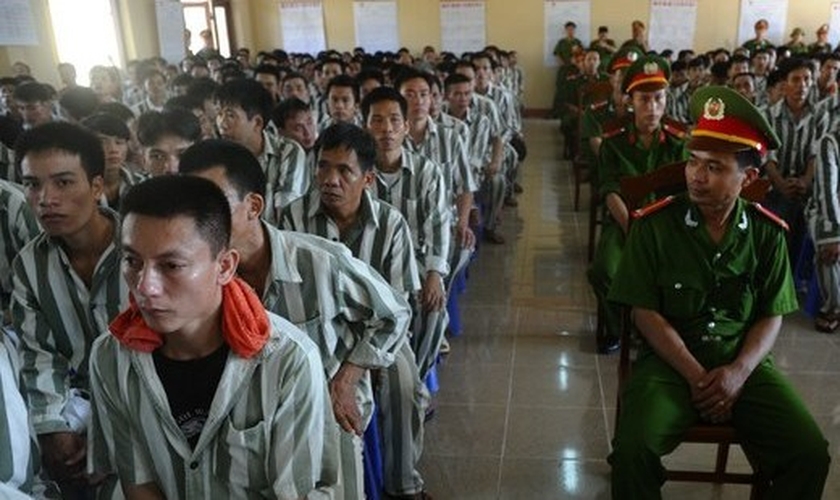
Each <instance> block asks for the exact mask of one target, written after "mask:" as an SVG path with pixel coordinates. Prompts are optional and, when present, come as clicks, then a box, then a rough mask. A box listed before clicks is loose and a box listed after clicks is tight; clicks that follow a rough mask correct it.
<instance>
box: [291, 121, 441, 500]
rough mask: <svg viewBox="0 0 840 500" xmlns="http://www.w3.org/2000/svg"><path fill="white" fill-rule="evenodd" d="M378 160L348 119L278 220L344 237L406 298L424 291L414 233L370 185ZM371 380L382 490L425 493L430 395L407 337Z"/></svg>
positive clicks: (332, 131) (325, 140) (324, 145)
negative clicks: (421, 468) (313, 180)
mask: <svg viewBox="0 0 840 500" xmlns="http://www.w3.org/2000/svg"><path fill="white" fill-rule="evenodd" d="M375 163H376V143H375V142H374V140H373V138H372V137H371V136H370V134H368V133H366V132H364V131H363V130H361V129H360V128H358V127H355V126H353V125H349V124H339V125H335V126H333V127H330V128H328V129H327V130H326V131H324V134H323V136H322V137H321V146H320V151H319V162H318V174H317V184H316V185H317V186H318V188H317V189H313V190H310V192H309V193H307V194H306V195H305V196H304V197H303V198H300V199H298V200H296V201H295V202H294V203H292V204H291V205H290V206H289V207H288V208H287V209H286V211H285V212H284V214H283V220H282V222H281V224H282V226H281V227H283V228H284V229H291V230H296V231H301V232H308V233H312V234H317V235H318V236H322V237H324V238H327V239H330V240H332V241H340V242H341V243H343V244H345V245H346V246H347V247H348V248H349V249H350V250H351V251H352V252H353V256H354V257H356V258H359V259H361V260H362V261H364V262H366V263H368V264H369V265H371V266H372V267H373V268H374V269H376V270H377V271H378V272H379V273H380V274H381V275H382V276H383V277H384V278H385V279H386V280H387V281H388V282H389V283H390V284H391V286H392V287H393V288H394V289H396V290H397V291H398V292H401V293H402V294H403V295H404V296H405V297H408V296H409V295H411V294H414V293H416V292H417V291H419V290H420V274H419V271H418V269H417V263H416V260H415V257H414V250H413V245H412V240H411V232H410V229H409V227H408V223H407V222H406V221H405V219H404V218H403V216H402V215H401V214H400V212H399V210H397V209H396V208H394V207H393V206H391V205H389V204H387V203H383V202H381V201H379V200H376V199H373V198H372V197H371V195H370V193H369V192H368V191H367V190H366V188H367V186H369V185H370V184H372V183H373V175H374V174H373V168H374V164H375ZM374 387H375V389H376V401H377V405H378V409H379V425H380V428H381V430H382V432H381V435H382V455H383V462H384V464H383V465H384V488H385V492H386V493H388V494H389V495H393V496H396V497H400V498H402V497H405V496H416V495H421V494H422V491H423V479H422V476H421V475H420V473H419V472H418V471H417V462H418V460H419V459H420V455H421V453H422V451H423V423H424V417H425V410H426V407H427V406H428V401H429V394H428V391H427V390H426V387H425V385H424V384H423V383H422V381H421V380H420V376H419V372H418V370H417V364H416V362H415V360H414V353H413V352H412V351H411V348H410V347H409V346H408V344H405V345H403V347H402V349H400V351H399V352H398V353H397V357H396V361H395V362H394V364H393V365H391V366H390V367H388V368H387V369H383V370H379V373H378V377H377V383H376V384H374Z"/></svg>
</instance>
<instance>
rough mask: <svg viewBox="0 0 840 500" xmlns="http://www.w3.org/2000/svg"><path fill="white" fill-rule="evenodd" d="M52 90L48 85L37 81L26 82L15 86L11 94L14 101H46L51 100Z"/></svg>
mask: <svg viewBox="0 0 840 500" xmlns="http://www.w3.org/2000/svg"><path fill="white" fill-rule="evenodd" d="M52 95H53V94H52V92H51V91H50V89H49V87H47V86H46V85H44V84H43V83H39V82H26V83H22V84H20V85H18V86H17V87H15V92H14V94H12V96H13V97H14V99H15V100H16V101H22V102H48V101H50V100H52Z"/></svg>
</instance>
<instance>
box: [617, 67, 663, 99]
mask: <svg viewBox="0 0 840 500" xmlns="http://www.w3.org/2000/svg"><path fill="white" fill-rule="evenodd" d="M646 83H661V84H663V85H668V79H667V78H665V73H664V72H662V71H658V72H656V73H654V74H652V75H648V74H646V73H639V74H638V75H636V77H635V78H633V79H632V80H631V81H630V84H629V85H627V90H626V92H627V93H628V94H629V93H630V91H631V90H633V89H634V88H636V87H638V86H639V85H644V84H646Z"/></svg>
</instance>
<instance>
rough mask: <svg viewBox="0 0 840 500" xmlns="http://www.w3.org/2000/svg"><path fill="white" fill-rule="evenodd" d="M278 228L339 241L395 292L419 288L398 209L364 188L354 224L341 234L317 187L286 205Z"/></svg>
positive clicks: (408, 233) (407, 232)
mask: <svg viewBox="0 0 840 500" xmlns="http://www.w3.org/2000/svg"><path fill="white" fill-rule="evenodd" d="M280 227H281V228H282V229H288V230H290V231H298V232H302V233H310V234H315V235H318V236H321V237H322V238H327V239H329V240H332V241H336V242H341V243H343V244H344V245H345V246H347V248H349V249H350V251H351V252H352V253H353V256H354V257H356V258H357V259H360V260H362V261H363V262H365V263H367V264H369V265H370V266H371V267H373V268H374V269H375V270H376V271H377V272H379V274H381V275H382V276H383V277H384V278H385V280H386V281H387V282H388V283H389V284H390V285H391V286H392V287H394V288H395V289H396V290H397V291H400V292H405V293H406V294H410V293H412V292H415V291H417V290H419V289H420V271H419V270H418V269H417V261H416V259H415V257H414V247H413V245H412V242H411V241H412V240H411V230H410V229H409V227H408V223H407V222H406V221H405V218H403V216H402V214H400V211H399V210H397V209H396V208H394V207H392V206H391V205H389V204H387V203H383V202H381V201H379V200H376V199H374V198H373V197H372V196H371V195H370V193H368V192H367V191H366V192H364V193H363V194H362V201H361V205H360V206H359V212H358V215H357V218H356V222H355V224H354V225H353V227H351V228H349V229H348V230H346V231H345V233H344V234H343V235H342V234H341V232H340V231H339V228H338V226H337V225H336V223H335V222H334V221H333V219H332V217H330V215H329V214H328V213H327V212H326V211H325V210H324V208H323V206H322V205H321V192H320V191H319V190H318V189H312V190H310V191H309V192H308V193H307V194H306V195H304V197H303V198H298V199H297V200H295V201H294V203H292V204H291V205H289V206H288V207H286V209H285V210H284V211H283V218H282V220H281V221H280Z"/></svg>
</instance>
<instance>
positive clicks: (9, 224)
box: [0, 180, 41, 325]
mask: <svg viewBox="0 0 840 500" xmlns="http://www.w3.org/2000/svg"><path fill="white" fill-rule="evenodd" d="M40 232H41V227H40V226H39V225H38V220H37V219H36V218H35V214H34V213H33V212H32V209H31V208H30V207H29V205H28V204H27V203H26V198H24V196H23V191H22V187H21V186H18V185H17V184H12V183H11V182H7V181H4V180H0V248H2V250H3V251H2V253H0V308H2V311H3V312H2V314H3V324H4V325H5V324H7V323H9V322H10V321H11V318H10V317H9V301H10V300H11V296H12V261H13V260H14V258H15V257H16V256H17V255H18V253H20V251H21V249H23V247H24V246H25V245H26V244H27V243H28V242H29V241H30V240H32V239H33V238H35V237H36V236H37V235H38V234H39V233H40Z"/></svg>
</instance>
